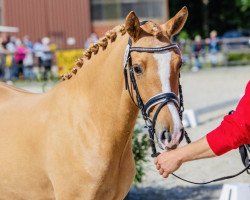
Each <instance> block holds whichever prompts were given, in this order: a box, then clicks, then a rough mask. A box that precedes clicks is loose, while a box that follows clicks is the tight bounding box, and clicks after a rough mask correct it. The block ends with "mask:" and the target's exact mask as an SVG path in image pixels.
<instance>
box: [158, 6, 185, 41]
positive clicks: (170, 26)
mask: <svg viewBox="0 0 250 200" xmlns="http://www.w3.org/2000/svg"><path fill="white" fill-rule="evenodd" d="M187 17H188V9H187V7H186V6H184V7H183V8H182V9H181V10H180V11H179V12H178V13H177V14H176V15H175V16H174V17H172V18H171V19H170V20H168V21H167V22H166V23H165V24H162V25H161V27H162V29H163V30H164V31H165V33H167V35H168V36H169V37H171V36H174V35H175V34H177V33H179V32H180V30H181V29H182V28H183V26H184V24H185V22H186V20H187Z"/></svg>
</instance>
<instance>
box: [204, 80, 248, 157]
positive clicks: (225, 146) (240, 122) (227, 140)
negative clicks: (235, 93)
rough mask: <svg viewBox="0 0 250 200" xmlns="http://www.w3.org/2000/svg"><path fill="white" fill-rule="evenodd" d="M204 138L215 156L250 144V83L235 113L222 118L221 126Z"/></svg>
mask: <svg viewBox="0 0 250 200" xmlns="http://www.w3.org/2000/svg"><path fill="white" fill-rule="evenodd" d="M206 137H207V141H208V144H209V146H210V148H211V149H212V150H213V152H214V153H215V154H216V155H217V156H219V155H222V154H224V153H226V152H228V151H230V150H232V149H236V148H238V147H239V146H240V145H242V144H250V81H249V82H248V84H247V87H246V91H245V95H244V96H243V97H242V99H241V100H240V102H239V104H238V106H237V108H236V110H235V112H234V113H233V114H231V115H227V116H226V117H224V120H223V121H222V123H221V125H220V126H219V127H217V128H216V129H215V130H213V131H211V132H210V133H208V134H207V136H206Z"/></svg>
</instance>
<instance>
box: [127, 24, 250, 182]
mask: <svg viewBox="0 0 250 200" xmlns="http://www.w3.org/2000/svg"><path fill="white" fill-rule="evenodd" d="M146 22H147V21H144V22H141V25H143V24H145V23H146ZM171 49H176V50H177V51H178V52H179V53H180V54H181V51H180V48H179V47H178V45H177V44H170V45H167V46H163V47H153V48H144V47H132V40H131V38H129V40H128V45H127V47H126V51H125V55H124V66H123V70H124V80H125V88H126V90H128V92H129V95H130V97H131V100H132V102H133V103H134V104H135V106H136V107H138V108H139V109H140V110H141V114H142V116H143V119H144V120H145V128H147V129H148V133H149V138H150V139H149V142H150V146H151V150H152V154H151V157H157V156H158V155H159V154H160V153H159V152H157V150H156V146H155V141H154V136H155V124H156V120H157V117H158V114H159V113H160V111H161V109H162V108H163V107H164V106H166V105H167V104H168V103H170V102H172V103H174V105H175V106H176V107H177V108H178V111H179V117H180V119H181V120H182V116H183V111H184V102H183V95H182V86H181V84H180V74H179V98H178V96H177V95H176V94H174V93H172V92H169V93H160V94H157V95H155V96H153V97H151V98H150V99H149V100H148V101H147V102H146V103H145V104H144V103H143V101H142V98H141V96H140V92H139V89H138V86H137V83H136V79H135V76H134V70H133V68H132V58H131V52H146V53H162V52H164V51H170V50H171ZM128 78H130V82H131V86H129V81H128ZM133 91H134V92H135V94H136V101H137V103H136V101H135V99H134V97H133ZM156 105H159V107H158V108H157V110H156V112H155V114H154V116H153V118H152V119H150V117H149V115H150V112H151V108H153V107H154V106H156ZM231 113H232V112H230V113H229V114H231ZM183 137H185V139H186V142H187V143H188V144H189V143H191V140H190V138H189V136H188V134H187V132H186V131H185V129H184V128H183V129H182V136H181V138H180V142H181V141H182V139H183ZM239 152H240V155H241V159H242V162H243V164H244V166H245V168H244V169H243V170H241V171H240V172H238V173H236V174H234V175H230V176H225V177H221V178H217V179H213V180H211V181H207V182H193V181H189V180H186V179H184V178H181V177H179V176H177V175H175V174H174V173H172V175H173V176H175V177H176V178H178V179H180V180H182V181H185V182H188V183H192V184H196V185H205V184H209V183H213V182H218V181H222V180H226V179H231V178H234V177H236V176H239V175H240V174H242V173H243V172H245V171H246V172H247V173H248V174H250V172H249V170H250V159H249V156H248V153H249V154H250V145H249V144H246V145H242V146H240V147H239Z"/></svg>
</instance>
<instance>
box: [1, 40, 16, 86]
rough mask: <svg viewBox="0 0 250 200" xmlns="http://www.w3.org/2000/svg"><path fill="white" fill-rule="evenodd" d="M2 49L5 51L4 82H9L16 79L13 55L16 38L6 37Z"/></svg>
mask: <svg viewBox="0 0 250 200" xmlns="http://www.w3.org/2000/svg"><path fill="white" fill-rule="evenodd" d="M3 47H4V48H5V50H6V57H5V75H4V77H5V80H6V81H9V80H12V79H13V78H16V74H17V66H16V63H15V59H14V53H15V51H16V38H15V37H14V36H12V37H11V36H7V39H6V41H4V43H3Z"/></svg>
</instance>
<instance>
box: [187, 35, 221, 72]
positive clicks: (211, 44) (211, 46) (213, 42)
mask: <svg viewBox="0 0 250 200" xmlns="http://www.w3.org/2000/svg"><path fill="white" fill-rule="evenodd" d="M206 50H207V51H208V53H209V60H210V64H211V66H212V67H215V66H216V65H217V63H218V55H217V54H218V52H219V50H220V42H219V39H218V38H217V32H216V31H215V30H213V31H211V32H210V37H209V38H206V39H205V40H202V38H201V36H200V35H196V36H195V38H194V42H193V46H192V52H193V55H194V56H193V57H194V64H193V67H192V68H191V70H192V71H198V70H200V69H201V68H202V62H201V58H202V57H204V55H205V53H206Z"/></svg>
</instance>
